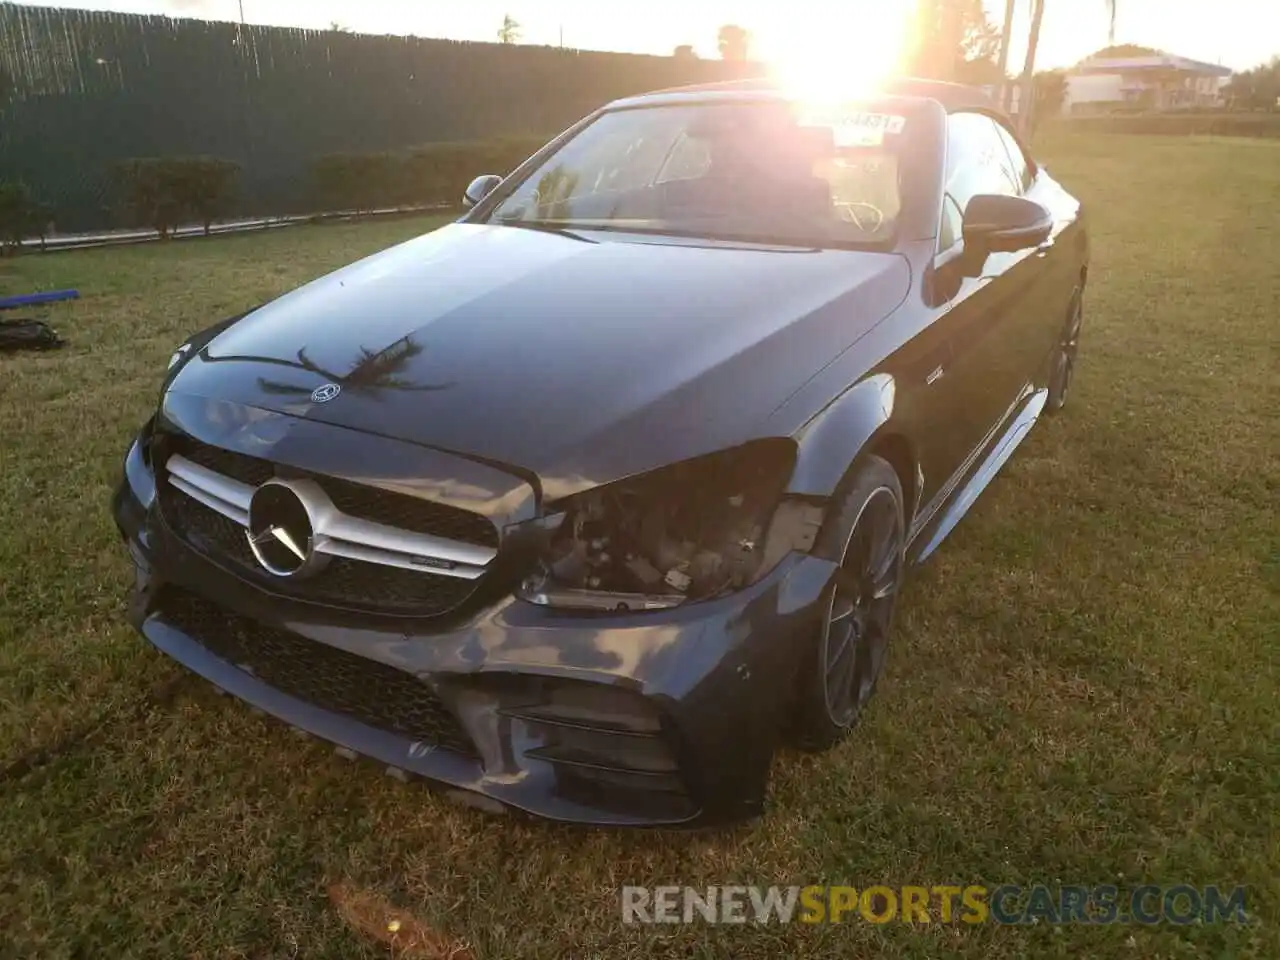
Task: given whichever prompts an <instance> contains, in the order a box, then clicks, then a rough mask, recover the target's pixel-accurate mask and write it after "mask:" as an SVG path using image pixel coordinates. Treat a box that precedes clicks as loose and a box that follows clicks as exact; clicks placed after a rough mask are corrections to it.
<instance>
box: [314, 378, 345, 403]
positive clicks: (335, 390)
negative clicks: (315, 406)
mask: <svg viewBox="0 0 1280 960" xmlns="http://www.w3.org/2000/svg"><path fill="white" fill-rule="evenodd" d="M341 392H342V387H341V386H340V385H339V384H336V383H325V384H321V385H320V386H318V387H316V388H315V389H314V390H312V391H311V400H312V402H313V403H328V402H329V401H330V400H332V399H333V398H334V397H336V396H337V395H338V394H340V393H341Z"/></svg>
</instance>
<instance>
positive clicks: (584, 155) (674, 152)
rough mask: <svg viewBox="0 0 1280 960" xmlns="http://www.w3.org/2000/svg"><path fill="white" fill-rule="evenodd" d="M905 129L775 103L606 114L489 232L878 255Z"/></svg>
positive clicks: (872, 117) (499, 213)
mask: <svg viewBox="0 0 1280 960" xmlns="http://www.w3.org/2000/svg"><path fill="white" fill-rule="evenodd" d="M905 123H906V121H905V120H904V119H903V118H902V117H892V116H887V115H884V114H876V113H868V112H865V111H860V110H858V109H857V108H850V109H847V110H846V109H841V110H836V111H832V110H827V111H825V112H823V113H821V114H819V113H816V112H813V111H808V112H806V111H804V110H802V109H800V108H797V107H795V106H793V105H790V104H786V103H781V102H755V103H751V102H748V103H700V104H688V105H677V106H654V107H643V108H639V109H627V110H618V111H613V112H610V113H605V114H603V115H601V116H600V117H599V118H598V119H596V120H595V121H594V122H593V123H591V124H589V125H588V126H586V127H585V128H583V129H582V130H581V131H579V132H578V133H577V134H576V135H575V136H574V137H573V138H572V139H571V140H569V141H568V142H567V143H565V144H564V145H563V146H561V147H560V149H559V150H557V151H556V152H555V153H553V154H552V155H551V156H549V157H547V158H546V160H545V161H544V162H543V163H542V164H541V165H539V167H538V168H537V169H536V170H534V171H533V172H532V173H531V174H530V175H529V176H527V177H525V178H523V179H522V180H521V181H520V182H519V183H518V184H517V185H516V186H515V187H514V189H513V190H512V192H511V194H510V195H509V196H507V197H506V198H505V199H504V200H502V202H501V203H500V204H499V205H498V207H497V208H496V209H495V210H494V211H493V213H492V215H491V216H490V218H489V222H491V223H506V224H511V225H522V224H523V225H527V226H532V225H539V226H544V227H547V226H555V227H564V228H566V229H568V228H578V229H599V230H616V231H637V232H649V233H668V234H675V235H681V236H694V237H706V238H708V239H736V240H744V241H758V242H768V243H786V244H798V245H803V246H816V247H825V246H867V245H875V246H880V245H883V244H885V243H887V242H889V241H891V240H892V239H893V236H894V227H895V222H896V220H897V217H898V212H899V209H900V206H901V204H900V194H899V176H898V155H897V146H896V143H895V141H897V140H898V139H900V136H899V135H900V134H901V133H902V130H903V127H904V125H905Z"/></svg>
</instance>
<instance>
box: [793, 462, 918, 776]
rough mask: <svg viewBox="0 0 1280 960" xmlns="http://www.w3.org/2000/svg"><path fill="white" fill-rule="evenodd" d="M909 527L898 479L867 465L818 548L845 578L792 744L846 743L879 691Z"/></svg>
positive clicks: (809, 670) (838, 585)
mask: <svg viewBox="0 0 1280 960" xmlns="http://www.w3.org/2000/svg"><path fill="white" fill-rule="evenodd" d="M905 524H906V519H905V513H904V510H903V496H902V484H901V483H900V482H899V481H898V474H897V472H896V471H894V469H893V467H891V466H890V465H889V464H888V463H887V462H886V461H885V460H882V459H881V458H880V457H876V456H868V457H865V458H863V459H862V460H861V462H860V463H859V464H858V465H857V466H856V467H855V468H854V472H853V474H852V476H851V479H850V480H849V481H848V482H847V483H846V484H845V486H844V492H843V493H842V494H841V496H840V499H839V501H838V506H837V508H836V512H835V513H834V515H832V516H831V517H829V518H828V520H827V523H826V525H825V526H824V527H823V529H822V532H821V533H820V534H819V535H818V541H817V543H816V544H815V545H814V553H816V554H818V555H819V556H823V557H826V558H828V559H831V560H834V561H836V562H838V563H839V564H840V568H841V573H840V575H839V576H838V577H837V578H836V581H835V582H834V583H833V584H832V587H831V589H830V591H829V592H828V594H827V596H826V598H825V599H824V608H823V609H824V613H823V622H822V624H821V625H820V626H819V628H818V636H817V637H816V638H815V641H814V643H813V644H812V646H811V651H810V654H809V658H808V662H807V663H806V664H805V666H804V668H803V669H802V670H801V675H800V678H799V690H798V696H797V700H798V702H797V704H796V710H795V713H794V722H793V728H792V730H791V740H792V741H793V742H794V743H795V745H796V746H798V747H799V748H800V749H802V750H811V751H818V750H826V749H828V748H829V747H832V746H834V745H835V744H837V743H839V742H840V741H841V740H843V739H844V738H845V737H846V736H847V735H848V734H849V731H850V730H852V729H853V728H854V726H856V725H857V722H858V720H859V718H860V717H861V716H862V712H863V709H864V707H865V706H866V704H867V701H868V700H870V699H871V696H872V694H873V693H874V692H875V686H876V682H877V681H878V680H879V678H880V672H881V670H882V669H883V667H884V660H885V653H886V650H887V648H888V644H889V635H890V631H891V629H892V626H893V614H894V609H895V607H896V606H897V596H898V591H899V589H900V587H901V585H902V578H903V573H904V570H905V560H904V549H905V542H906V534H905Z"/></svg>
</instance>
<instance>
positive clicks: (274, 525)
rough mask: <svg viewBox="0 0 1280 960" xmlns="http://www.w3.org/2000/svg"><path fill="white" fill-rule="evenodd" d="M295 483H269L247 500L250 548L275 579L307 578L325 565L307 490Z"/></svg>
mask: <svg viewBox="0 0 1280 960" xmlns="http://www.w3.org/2000/svg"><path fill="white" fill-rule="evenodd" d="M295 483H296V482H291V481H285V480H268V481H267V482H266V483H264V484H263V485H262V486H260V487H259V488H258V489H257V490H256V491H254V494H253V499H251V500H250V501H249V529H248V531H246V535H247V536H248V538H249V549H250V550H252V551H253V555H254V556H255V557H256V558H257V560H258V563H260V564H262V567H263V569H264V570H266V571H267V572H268V573H272V574H275V576H277V577H293V578H295V579H297V578H301V577H308V576H311V575H312V574H314V573H317V572H319V570H320V569H321V568H322V567H323V566H324V564H325V563H327V562H328V559H329V557H328V555H326V554H323V553H317V552H316V550H315V523H314V521H313V519H312V510H311V509H309V508H308V505H307V496H306V494H307V493H308V491H307V490H306V489H305V488H304V489H298V488H296V486H295Z"/></svg>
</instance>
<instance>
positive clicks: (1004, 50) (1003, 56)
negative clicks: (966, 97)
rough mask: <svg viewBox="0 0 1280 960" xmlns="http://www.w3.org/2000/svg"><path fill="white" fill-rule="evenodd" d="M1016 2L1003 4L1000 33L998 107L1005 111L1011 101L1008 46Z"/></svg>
mask: <svg viewBox="0 0 1280 960" xmlns="http://www.w3.org/2000/svg"><path fill="white" fill-rule="evenodd" d="M1017 5H1018V0H1005V2H1004V28H1003V29H1002V30H1001V31H1000V106H1001V107H1002V108H1004V109H1005V110H1006V111H1007V110H1008V109H1009V107H1010V105H1011V104H1012V101H1013V96H1012V92H1013V85H1012V84H1011V83H1010V82H1009V44H1010V42H1011V41H1012V40H1013V12H1014V9H1015V8H1016V7H1017Z"/></svg>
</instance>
